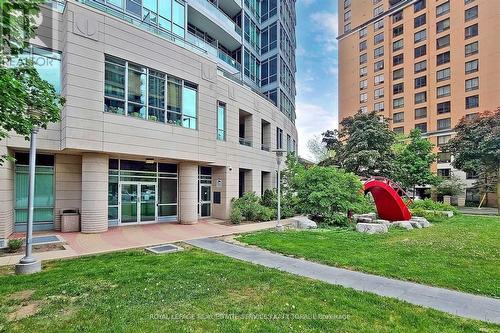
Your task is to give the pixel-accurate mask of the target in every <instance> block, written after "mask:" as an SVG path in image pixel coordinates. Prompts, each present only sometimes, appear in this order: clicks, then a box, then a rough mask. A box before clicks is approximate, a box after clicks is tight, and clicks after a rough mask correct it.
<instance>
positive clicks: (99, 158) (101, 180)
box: [81, 153, 109, 233]
mask: <svg viewBox="0 0 500 333" xmlns="http://www.w3.org/2000/svg"><path fill="white" fill-rule="evenodd" d="M108 159H109V157H108V155H105V154H96V153H84V154H83V155H82V207H81V226H82V232H83V233H98V232H105V231H107V230H108Z"/></svg>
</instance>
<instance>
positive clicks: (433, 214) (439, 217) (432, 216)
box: [411, 208, 448, 223]
mask: <svg viewBox="0 0 500 333" xmlns="http://www.w3.org/2000/svg"><path fill="white" fill-rule="evenodd" d="M411 214H412V215H413V216H421V217H425V218H426V219H427V221H429V222H432V223H436V222H443V221H445V220H446V219H448V217H446V216H445V215H443V214H441V213H439V211H432V210H426V209H423V208H413V209H411Z"/></svg>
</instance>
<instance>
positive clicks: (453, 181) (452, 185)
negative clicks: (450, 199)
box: [436, 176, 465, 196]
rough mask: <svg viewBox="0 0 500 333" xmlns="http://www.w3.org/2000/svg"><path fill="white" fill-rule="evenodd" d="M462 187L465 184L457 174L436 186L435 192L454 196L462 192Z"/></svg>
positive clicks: (463, 187)
mask: <svg viewBox="0 0 500 333" xmlns="http://www.w3.org/2000/svg"><path fill="white" fill-rule="evenodd" d="M464 189H465V184H464V182H463V181H462V179H461V178H459V177H457V176H451V177H450V178H448V179H445V180H443V181H442V182H441V183H440V184H439V185H438V186H436V194H437V195H449V196H455V195H459V194H461V193H463V192H464Z"/></svg>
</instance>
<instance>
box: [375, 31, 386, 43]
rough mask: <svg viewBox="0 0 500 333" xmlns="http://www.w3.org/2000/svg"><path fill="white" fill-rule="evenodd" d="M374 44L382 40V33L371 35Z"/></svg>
mask: <svg viewBox="0 0 500 333" xmlns="http://www.w3.org/2000/svg"><path fill="white" fill-rule="evenodd" d="M373 41H374V44H375V45H377V44H379V43H382V42H383V41H384V33H383V32H381V33H379V34H377V35H375V36H374V37H373Z"/></svg>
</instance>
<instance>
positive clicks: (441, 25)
mask: <svg viewBox="0 0 500 333" xmlns="http://www.w3.org/2000/svg"><path fill="white" fill-rule="evenodd" d="M448 29H450V19H449V18H447V19H446V20H442V21H439V22H438V23H436V32H437V33H440V32H443V31H445V30H448Z"/></svg>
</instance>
